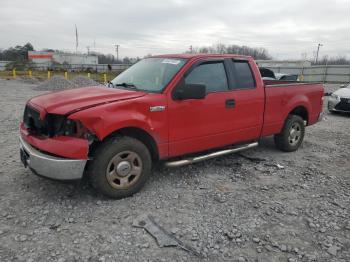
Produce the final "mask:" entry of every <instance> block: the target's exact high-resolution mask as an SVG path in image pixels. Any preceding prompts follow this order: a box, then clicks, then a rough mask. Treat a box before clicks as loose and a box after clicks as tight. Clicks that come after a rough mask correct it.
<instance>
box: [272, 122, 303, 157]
mask: <svg viewBox="0 0 350 262" xmlns="http://www.w3.org/2000/svg"><path fill="white" fill-rule="evenodd" d="M304 135H305V125H304V120H303V119H302V118H301V117H300V116H297V115H289V116H288V118H287V120H286V122H285V123H284V126H283V129H282V132H281V133H279V134H277V135H275V137H274V139H275V144H276V147H277V148H278V149H280V150H282V151H285V152H293V151H296V150H297V149H298V148H299V147H300V145H301V143H302V142H303V139H304Z"/></svg>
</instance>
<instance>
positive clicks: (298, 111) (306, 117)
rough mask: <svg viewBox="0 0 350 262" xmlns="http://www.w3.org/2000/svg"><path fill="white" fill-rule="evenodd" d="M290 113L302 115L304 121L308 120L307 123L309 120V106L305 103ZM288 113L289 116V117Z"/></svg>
mask: <svg viewBox="0 0 350 262" xmlns="http://www.w3.org/2000/svg"><path fill="white" fill-rule="evenodd" d="M288 115H297V116H300V117H301V118H302V119H303V120H304V121H306V123H308V122H309V112H308V110H307V108H306V107H305V106H303V105H299V106H296V107H294V108H293V109H292V110H291V111H290V112H289V113H288ZM288 115H287V117H288Z"/></svg>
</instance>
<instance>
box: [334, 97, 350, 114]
mask: <svg viewBox="0 0 350 262" xmlns="http://www.w3.org/2000/svg"><path fill="white" fill-rule="evenodd" d="M334 109H336V110H342V111H350V98H341V99H340V102H339V103H338V104H337V105H336V106H335V107H334Z"/></svg>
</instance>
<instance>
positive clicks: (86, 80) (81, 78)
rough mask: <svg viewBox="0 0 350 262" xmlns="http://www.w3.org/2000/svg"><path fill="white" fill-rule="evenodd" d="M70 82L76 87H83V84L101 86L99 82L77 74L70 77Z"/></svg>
mask: <svg viewBox="0 0 350 262" xmlns="http://www.w3.org/2000/svg"><path fill="white" fill-rule="evenodd" d="M72 82H73V83H74V84H75V85H76V86H77V87H85V86H102V84H100V83H99V82H96V81H95V80H92V79H90V78H88V77H85V76H77V77H75V78H73V79H72Z"/></svg>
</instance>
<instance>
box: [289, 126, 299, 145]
mask: <svg viewBox="0 0 350 262" xmlns="http://www.w3.org/2000/svg"><path fill="white" fill-rule="evenodd" d="M300 138H301V125H300V124H299V123H293V124H292V126H291V128H290V130H289V136H288V141H289V144H291V145H293V146H294V145H295V144H297V143H298V142H299V140H300Z"/></svg>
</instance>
